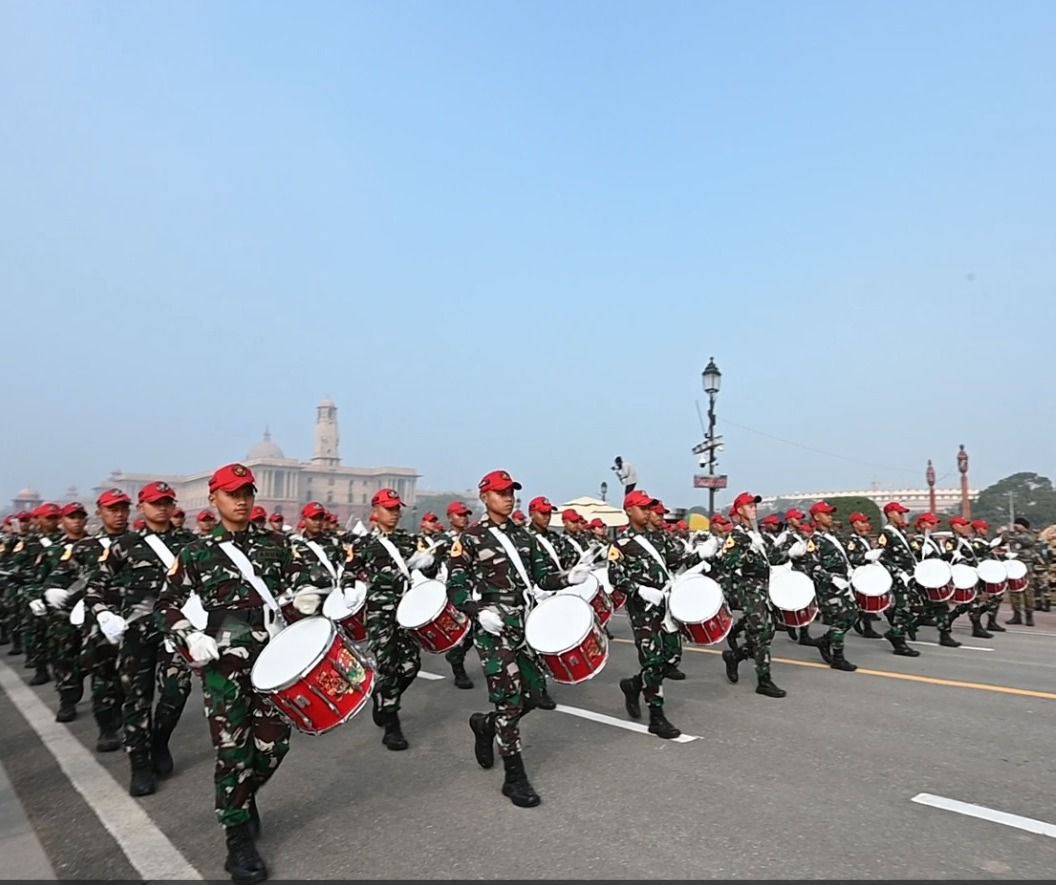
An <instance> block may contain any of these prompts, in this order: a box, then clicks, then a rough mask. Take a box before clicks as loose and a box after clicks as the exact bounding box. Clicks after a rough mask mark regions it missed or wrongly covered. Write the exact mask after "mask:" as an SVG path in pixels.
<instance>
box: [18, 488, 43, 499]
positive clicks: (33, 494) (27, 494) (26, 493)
mask: <svg viewBox="0 0 1056 885" xmlns="http://www.w3.org/2000/svg"><path fill="white" fill-rule="evenodd" d="M15 497H16V499H17V500H19V501H23V500H25V501H36V500H37V499H39V498H40V492H38V491H37V490H36V489H34V488H31V487H30V486H26V487H25V488H24V489H22V491H20V492H19V493H18V494H17V495H16V496H15Z"/></svg>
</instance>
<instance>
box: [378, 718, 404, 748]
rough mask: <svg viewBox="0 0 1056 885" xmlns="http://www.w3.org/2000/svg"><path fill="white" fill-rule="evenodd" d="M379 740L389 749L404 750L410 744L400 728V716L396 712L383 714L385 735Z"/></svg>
mask: <svg viewBox="0 0 1056 885" xmlns="http://www.w3.org/2000/svg"><path fill="white" fill-rule="evenodd" d="M381 742H382V743H383V744H384V745H385V746H386V747H388V748H389V749H390V750H406V749H407V748H408V747H409V746H410V744H408V743H407V738H405V737H404V736H403V732H402V731H401V730H400V716H399V714H398V713H386V714H385V736H384V737H383V738H382V739H381Z"/></svg>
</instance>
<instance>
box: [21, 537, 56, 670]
mask: <svg viewBox="0 0 1056 885" xmlns="http://www.w3.org/2000/svg"><path fill="white" fill-rule="evenodd" d="M61 539H62V532H59V531H56V532H52V533H51V534H50V535H42V534H40V533H39V532H36V531H34V532H31V533H30V534H28V535H26V536H25V537H24V538H23V539H22V540H20V541H19V542H18V544H16V545H15V553H14V569H13V574H12V581H13V583H14V584H15V587H16V592H17V595H16V597H15V606H16V607H15V617H16V619H17V620H18V629H19V632H20V633H21V636H22V648H23V650H24V651H25V653H26V667H27V668H35V669H36V670H37V671H38V672H43V673H46V672H47V666H48V618H47V616H46V615H44V616H38V615H34V614H33V612H32V610H31V609H30V607H29V604H30V603H31V602H33V601H34V600H38V599H42V598H43V588H42V586H41V581H42V579H43V570H44V568H45V553H46V552H47V550H48V549H49V548H51V547H52V546H54V545H56V544H58V543H59V541H60V540H61Z"/></svg>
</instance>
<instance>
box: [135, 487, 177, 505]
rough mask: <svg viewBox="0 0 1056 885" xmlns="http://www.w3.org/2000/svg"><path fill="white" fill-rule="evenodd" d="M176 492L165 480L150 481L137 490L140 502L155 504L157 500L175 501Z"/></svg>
mask: <svg viewBox="0 0 1056 885" xmlns="http://www.w3.org/2000/svg"><path fill="white" fill-rule="evenodd" d="M175 500H176V492H174V491H173V489H172V486H170V485H169V484H168V483H167V482H152V483H150V485H145V486H143V488H141V489H140V490H139V503H140V504H156V503H157V502H158V501H175Z"/></svg>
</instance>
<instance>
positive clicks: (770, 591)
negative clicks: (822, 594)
mask: <svg viewBox="0 0 1056 885" xmlns="http://www.w3.org/2000/svg"><path fill="white" fill-rule="evenodd" d="M778 574H780V576H781V580H780V581H779V583H778V585H777V588H778V590H779V591H780V590H783V589H784V585H785V582H787V581H789V576H792V575H798V577H796V578H793V579H792V580H793V581H794V583H796V584H801V585H802V586H803V593H804V600H805V601H804V604H803V605H801V606H799V607H797V608H785V607H784V606H783V605H781V604H780V603H779V602H778V601H777V600H776V599H774V573H773V571H771V573H770V581H769V582H768V583H767V585H766V595H767V597H768V598H769V599H770V601H771V602H772V603H773V604H774V606H775V607H777V608H779V609H781V611H783V612H801V611H805V610H806V609H808V608H810V604H811V603H812V602H814V603H816V602H817V599H818V593H817V590H815V589H814V582H813V581H811V580H810V576H809V575H805V574H803V572H797V571H795V570H792V569H789V570H787V571H781V572H779V573H778ZM804 582H806V583H804ZM807 584H809V585H810V597H809V598H806V592H807Z"/></svg>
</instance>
